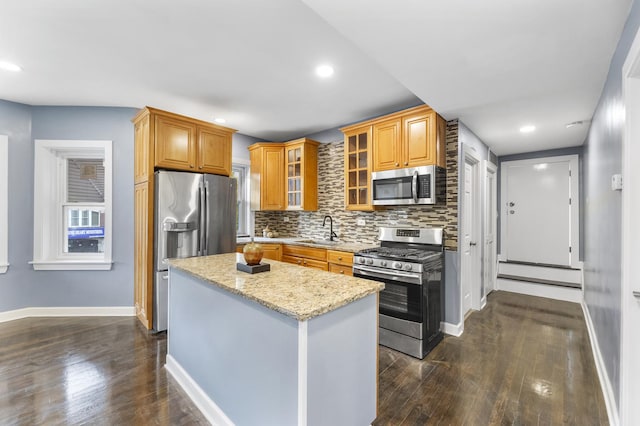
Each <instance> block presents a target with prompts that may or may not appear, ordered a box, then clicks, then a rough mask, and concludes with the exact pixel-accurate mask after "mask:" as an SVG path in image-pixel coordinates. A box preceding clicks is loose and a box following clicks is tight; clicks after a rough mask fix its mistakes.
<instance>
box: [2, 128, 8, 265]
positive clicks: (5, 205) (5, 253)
mask: <svg viewBox="0 0 640 426" xmlns="http://www.w3.org/2000/svg"><path fill="white" fill-rule="evenodd" d="M8 267H9V138H8V137H7V136H6V135H0V274H4V273H5V272H7V268H8Z"/></svg>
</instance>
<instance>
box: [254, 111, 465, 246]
mask: <svg viewBox="0 0 640 426" xmlns="http://www.w3.org/2000/svg"><path fill="white" fill-rule="evenodd" d="M446 139H447V148H446V149H447V196H446V203H442V204H438V205H435V206H393V207H387V208H384V209H380V210H376V211H373V212H358V211H349V210H345V207H344V206H345V203H344V141H342V140H341V141H337V142H332V143H327V144H321V145H320V146H319V147H318V210H317V211H312V212H296V211H259V212H256V215H255V216H256V224H255V230H256V233H257V234H259V235H260V236H261V235H262V229H263V228H264V227H265V226H266V225H269V228H271V229H273V230H276V231H278V233H279V234H280V236H281V237H301V238H310V239H311V238H312V239H319V238H329V222H328V221H327V224H326V226H325V227H323V226H322V220H323V218H324V216H325V215H331V217H332V218H333V230H334V232H335V233H336V234H338V237H339V239H340V240H342V241H345V242H354V243H355V242H358V243H360V242H362V243H371V242H375V241H376V238H377V236H378V228H379V227H380V226H403V225H405V226H422V227H429V226H434V227H444V234H445V248H446V249H447V250H457V247H458V121H457V120H452V121H450V122H448V123H447V137H446ZM285 217H286V218H288V220H289V221H288V222H285V221H284V218H285ZM359 219H362V220H364V223H365V225H362V226H360V225H357V221H358V220H359Z"/></svg>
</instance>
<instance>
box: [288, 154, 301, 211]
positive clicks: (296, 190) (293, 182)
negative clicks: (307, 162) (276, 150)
mask: <svg viewBox="0 0 640 426" xmlns="http://www.w3.org/2000/svg"><path fill="white" fill-rule="evenodd" d="M303 152H304V151H303V145H302V144H295V145H288V146H286V147H285V149H284V158H285V162H286V164H285V173H286V182H285V191H286V192H287V196H286V200H287V210H300V209H302V197H303V190H302V185H303V178H302V168H303V166H304V162H303V158H302V155H303Z"/></svg>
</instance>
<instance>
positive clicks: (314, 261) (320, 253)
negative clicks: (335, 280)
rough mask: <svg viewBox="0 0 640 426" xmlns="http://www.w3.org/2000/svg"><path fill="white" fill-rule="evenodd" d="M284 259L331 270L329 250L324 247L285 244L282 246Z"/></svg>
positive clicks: (310, 266)
mask: <svg viewBox="0 0 640 426" xmlns="http://www.w3.org/2000/svg"><path fill="white" fill-rule="evenodd" d="M282 261H283V262H289V263H294V264H296V265H300V266H306V267H308V268H315V269H320V270H322V271H328V270H329V267H328V265H327V250H326V249H323V248H315V247H305V246H295V245H289V244H285V245H283V246H282Z"/></svg>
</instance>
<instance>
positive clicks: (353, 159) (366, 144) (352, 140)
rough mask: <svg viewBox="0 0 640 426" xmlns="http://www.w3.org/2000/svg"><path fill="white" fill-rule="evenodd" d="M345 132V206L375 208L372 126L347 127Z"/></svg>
mask: <svg viewBox="0 0 640 426" xmlns="http://www.w3.org/2000/svg"><path fill="white" fill-rule="evenodd" d="M341 130H342V131H343V133H344V181H345V207H346V209H347V210H373V205H372V204H371V133H372V127H371V126H360V127H356V128H353V127H347V128H344V129H341Z"/></svg>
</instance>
